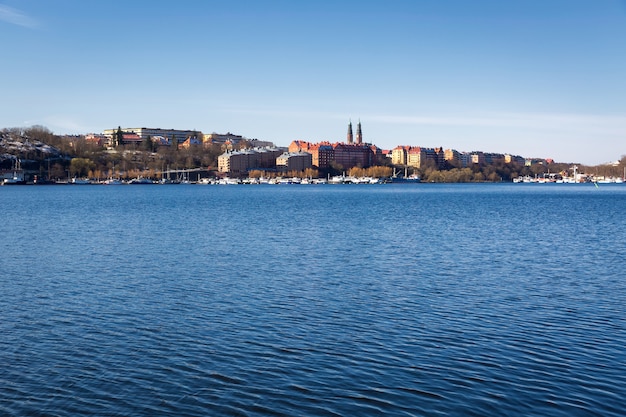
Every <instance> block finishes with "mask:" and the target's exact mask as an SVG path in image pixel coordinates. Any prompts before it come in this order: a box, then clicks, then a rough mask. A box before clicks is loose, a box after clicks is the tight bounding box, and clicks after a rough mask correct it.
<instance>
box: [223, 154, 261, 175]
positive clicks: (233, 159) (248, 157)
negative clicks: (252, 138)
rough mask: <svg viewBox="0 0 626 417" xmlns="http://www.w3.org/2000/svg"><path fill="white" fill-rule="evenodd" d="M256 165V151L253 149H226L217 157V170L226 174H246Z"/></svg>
mask: <svg viewBox="0 0 626 417" xmlns="http://www.w3.org/2000/svg"><path fill="white" fill-rule="evenodd" d="M254 165H256V152H255V151H253V150H248V149H246V150H242V151H226V152H225V153H223V154H222V155H220V156H218V157H217V170H218V171H219V172H222V173H226V174H236V175H240V174H245V173H247V172H248V171H249V170H250V168H252V167H253V166H254Z"/></svg>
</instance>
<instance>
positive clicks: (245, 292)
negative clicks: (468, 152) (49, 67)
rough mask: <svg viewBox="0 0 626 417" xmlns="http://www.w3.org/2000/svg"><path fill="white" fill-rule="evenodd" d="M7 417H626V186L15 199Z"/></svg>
mask: <svg viewBox="0 0 626 417" xmlns="http://www.w3.org/2000/svg"><path fill="white" fill-rule="evenodd" d="M0 209H1V210H2V221H1V222H0V239H1V240H0V242H1V247H2V257H1V258H0V317H1V318H2V319H1V321H0V364H1V365H0V415H8V416H26V415H29V416H30V415H53V416H76V415H164V414H170V415H177V416H203V415H216V416H219V415H224V416H226V415H228V416H231V415H240V416H266V415H270V416H293V415H311V416H348V415H368V416H369V415H386V416H387V415H389V416H392V415H397V416H422V415H427V416H431V415H451V416H455V415H458V416H461V415H462V416H468V415H469V416H471V415H475V416H488V415H491V416H502V415H543V416H576V415H580V416H589V415H597V416H618V415H623V412H624V398H626V354H625V352H626V350H625V349H626V348H625V346H626V318H625V314H624V313H625V309H626V307H625V306H626V283H625V282H626V281H625V277H626V275H625V273H624V266H625V264H626V263H625V261H624V256H625V254H626V222H625V221H624V212H625V209H626V186H622V185H615V186H605V187H600V188H595V187H593V186H592V185H586V186H585V185H562V186H560V185H552V186H547V185H546V186H544V185H537V184H531V185H486V184H485V185H482V184H481V185H429V184H420V185H376V186H331V185H326V186H295V185H292V186H287V185H281V186H185V185H179V186H119V187H104V186H86V187H80V186H75V187H73V186H57V187H46V186H40V187H1V188H0Z"/></svg>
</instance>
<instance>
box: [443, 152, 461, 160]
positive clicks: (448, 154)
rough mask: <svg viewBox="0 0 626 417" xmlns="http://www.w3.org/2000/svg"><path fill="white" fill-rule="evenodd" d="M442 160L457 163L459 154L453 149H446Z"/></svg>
mask: <svg viewBox="0 0 626 417" xmlns="http://www.w3.org/2000/svg"><path fill="white" fill-rule="evenodd" d="M443 159H444V160H446V161H450V162H457V161H459V159H460V154H459V152H458V151H457V150H455V149H446V150H445V151H444V152H443Z"/></svg>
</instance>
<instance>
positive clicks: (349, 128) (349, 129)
mask: <svg viewBox="0 0 626 417" xmlns="http://www.w3.org/2000/svg"><path fill="white" fill-rule="evenodd" d="M352 141H353V139H352V120H350V123H349V124H348V143H352Z"/></svg>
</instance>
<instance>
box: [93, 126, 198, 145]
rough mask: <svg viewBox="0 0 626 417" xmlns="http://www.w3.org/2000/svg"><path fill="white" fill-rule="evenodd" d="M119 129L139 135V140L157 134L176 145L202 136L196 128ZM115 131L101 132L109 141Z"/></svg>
mask: <svg viewBox="0 0 626 417" xmlns="http://www.w3.org/2000/svg"><path fill="white" fill-rule="evenodd" d="M120 129H121V131H122V133H125V134H126V133H127V134H131V133H134V134H135V135H137V136H139V138H140V142H141V141H143V140H145V139H148V138H154V137H157V136H158V137H163V138H166V139H167V141H168V143H169V144H170V145H171V144H176V145H178V144H179V143H181V142H184V141H185V140H187V138H195V139H200V138H201V137H202V132H200V131H197V130H177V129H159V128H147V127H125V128H120ZM117 131H118V129H106V130H105V131H104V132H103V134H104V136H106V137H107V138H108V139H109V141H113V140H114V138H115V135H116V134H117Z"/></svg>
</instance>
